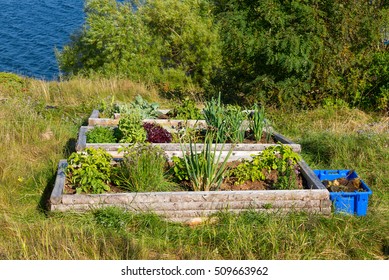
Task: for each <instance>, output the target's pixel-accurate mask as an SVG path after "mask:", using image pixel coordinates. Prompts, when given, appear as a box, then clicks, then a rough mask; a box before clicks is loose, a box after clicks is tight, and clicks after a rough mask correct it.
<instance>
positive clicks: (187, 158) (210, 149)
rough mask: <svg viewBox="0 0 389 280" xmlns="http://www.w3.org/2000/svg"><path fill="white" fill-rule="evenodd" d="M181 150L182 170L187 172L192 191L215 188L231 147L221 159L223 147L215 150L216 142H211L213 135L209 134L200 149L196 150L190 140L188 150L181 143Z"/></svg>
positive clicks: (217, 186) (221, 176) (224, 169)
mask: <svg viewBox="0 0 389 280" xmlns="http://www.w3.org/2000/svg"><path fill="white" fill-rule="evenodd" d="M223 146H224V145H223ZM181 150H182V154H183V159H182V161H183V162H184V165H183V167H184V171H185V172H186V173H187V176H188V178H189V180H190V182H191V185H192V189H193V191H210V190H217V189H218V188H219V187H220V185H221V183H222V181H223V179H224V175H225V173H226V171H227V169H228V167H227V161H228V158H229V157H230V155H231V153H232V150H233V149H232V148H231V149H230V150H229V151H228V153H227V155H226V157H225V158H224V159H222V151H223V147H222V149H221V150H220V151H217V144H213V136H212V134H209V135H207V137H206V139H205V142H204V147H203V149H202V150H201V151H198V150H197V146H196V143H193V142H192V141H191V142H190V143H189V152H188V151H187V150H186V149H185V147H184V146H183V145H181ZM216 153H219V154H218V155H217V154H216Z"/></svg>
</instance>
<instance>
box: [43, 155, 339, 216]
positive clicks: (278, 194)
mask: <svg viewBox="0 0 389 280" xmlns="http://www.w3.org/2000/svg"><path fill="white" fill-rule="evenodd" d="M230 160H231V159H230ZM67 165H68V163H67V160H61V161H60V162H59V165H58V172H57V177H56V181H55V186H54V189H53V191H52V194H51V197H50V201H49V204H50V210H51V211H87V210H93V209H97V208H102V207H110V206H117V207H122V208H124V209H126V210H128V211H133V212H137V213H141V212H154V213H156V214H158V215H161V216H162V217H163V218H165V219H168V220H171V221H177V222H188V221H191V220H193V219H196V218H206V217H208V216H209V215H211V214H214V213H216V212H218V211H230V212H236V213H238V212H241V211H246V210H254V211H257V212H276V213H285V212H290V211H306V212H314V213H320V214H330V213H331V201H330V198H329V192H328V190H326V188H325V187H324V185H323V184H322V183H321V182H320V180H319V179H318V177H317V176H316V175H315V174H314V172H313V171H312V170H311V169H310V168H309V166H308V165H307V164H306V163H305V161H304V160H301V161H299V162H298V165H299V169H300V172H301V175H302V178H303V186H304V189H298V190H239V191H223V190H216V191H167V192H116V193H103V194H69V193H66V192H65V184H66V173H65V170H66V167H67Z"/></svg>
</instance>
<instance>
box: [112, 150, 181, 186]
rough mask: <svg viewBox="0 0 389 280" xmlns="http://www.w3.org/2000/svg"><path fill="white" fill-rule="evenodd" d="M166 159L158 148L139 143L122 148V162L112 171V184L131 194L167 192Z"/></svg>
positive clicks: (169, 183)
mask: <svg viewBox="0 0 389 280" xmlns="http://www.w3.org/2000/svg"><path fill="white" fill-rule="evenodd" d="M166 170H167V158H166V154H165V152H164V151H163V150H162V149H161V148H160V147H158V146H153V145H150V144H147V143H139V144H135V145H132V146H129V147H126V148H124V157H123V160H122V161H121V162H120V163H119V166H117V167H116V168H115V169H114V175H113V181H114V183H115V184H116V185H117V186H119V187H121V188H123V189H126V190H129V191H131V192H150V191H169V190H172V189H174V185H173V184H172V183H171V182H169V181H168V180H167V178H166V177H167V172H166Z"/></svg>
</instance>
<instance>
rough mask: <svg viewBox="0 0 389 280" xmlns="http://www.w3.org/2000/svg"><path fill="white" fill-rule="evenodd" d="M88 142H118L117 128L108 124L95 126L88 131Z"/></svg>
mask: <svg viewBox="0 0 389 280" xmlns="http://www.w3.org/2000/svg"><path fill="white" fill-rule="evenodd" d="M86 142H87V143H116V142H117V139H116V136H115V130H114V129H113V128H111V127H106V126H95V127H94V128H92V129H91V130H89V131H87V132H86Z"/></svg>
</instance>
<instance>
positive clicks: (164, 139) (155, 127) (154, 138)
mask: <svg viewBox="0 0 389 280" xmlns="http://www.w3.org/2000/svg"><path fill="white" fill-rule="evenodd" d="M143 127H144V129H145V130H146V132H147V139H146V141H147V142H150V143H170V142H172V135H171V134H170V132H169V131H167V130H166V129H164V128H163V127H162V126H160V125H159V124H156V123H144V124H143Z"/></svg>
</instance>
